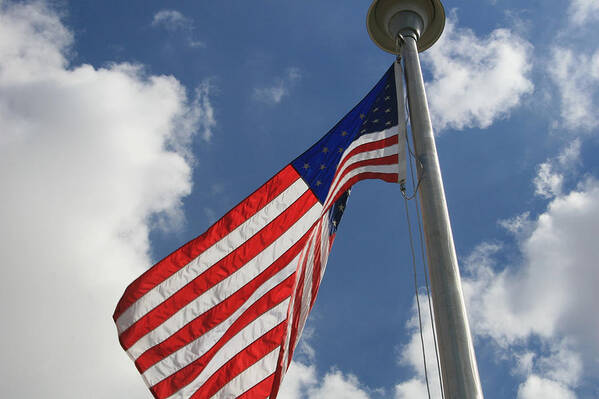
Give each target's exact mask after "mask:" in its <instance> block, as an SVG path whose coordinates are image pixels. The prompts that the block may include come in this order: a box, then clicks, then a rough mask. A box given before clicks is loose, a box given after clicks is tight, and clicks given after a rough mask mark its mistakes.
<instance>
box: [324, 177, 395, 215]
mask: <svg viewBox="0 0 599 399" xmlns="http://www.w3.org/2000/svg"><path fill="white" fill-rule="evenodd" d="M398 178H399V175H398V174H397V173H379V172H363V173H359V174H357V175H355V176H354V177H352V178H351V179H349V180H348V181H346V182H345V183H344V184H343V186H341V187H340V188H339V189H338V190H337V193H336V194H335V196H334V197H333V199H332V200H331V203H330V205H329V206H327V208H326V209H325V210H323V213H324V212H326V211H328V210H329V209H330V208H331V206H333V205H334V204H335V201H337V200H338V199H339V197H341V196H342V195H343V193H345V192H346V191H347V189H349V188H350V187H351V186H353V185H354V184H356V183H357V182H359V181H361V180H367V179H379V180H383V181H386V182H388V183H397V179H398Z"/></svg>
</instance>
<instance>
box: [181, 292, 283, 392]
mask: <svg viewBox="0 0 599 399" xmlns="http://www.w3.org/2000/svg"><path fill="white" fill-rule="evenodd" d="M288 306H289V299H286V300H284V301H283V302H281V303H280V304H278V305H277V306H275V307H274V308H272V309H270V310H269V311H268V312H266V313H264V314H263V315H261V316H260V317H258V318H257V319H255V320H254V321H253V322H252V323H250V324H249V325H247V326H246V327H245V328H244V329H243V330H241V331H240V332H239V333H237V335H235V336H234V337H233V338H232V339H231V340H229V342H227V343H226V344H225V345H224V346H223V347H222V348H221V349H220V350H219V351H218V352H217V353H216V355H215V356H214V357H213V358H212V359H211V360H210V362H209V363H208V364H207V365H206V367H205V368H204V369H203V370H202V372H201V373H200V374H199V375H198V376H197V377H196V378H195V379H194V380H193V381H192V382H191V383H190V384H188V385H187V386H185V387H183V388H182V389H180V390H179V391H178V392H176V393H174V394H173V395H171V396H169V399H174V398H189V397H191V395H193V393H194V392H195V391H197V390H198V389H199V388H200V387H201V386H202V385H204V383H205V382H206V381H207V380H208V378H210V377H211V376H212V375H213V374H214V373H216V372H217V371H218V369H220V368H221V367H222V366H223V365H224V364H225V363H227V362H228V361H229V360H231V359H232V358H233V357H234V356H235V355H237V354H238V353H240V352H242V351H243V350H244V349H245V348H246V347H247V346H248V345H250V344H251V343H252V342H254V341H256V340H257V339H259V338H260V337H261V336H262V335H264V334H266V333H267V332H269V331H270V330H272V329H273V328H275V327H276V326H278V325H279V324H280V323H282V322H283V321H284V320H285V319H286V317H287V307H288Z"/></svg>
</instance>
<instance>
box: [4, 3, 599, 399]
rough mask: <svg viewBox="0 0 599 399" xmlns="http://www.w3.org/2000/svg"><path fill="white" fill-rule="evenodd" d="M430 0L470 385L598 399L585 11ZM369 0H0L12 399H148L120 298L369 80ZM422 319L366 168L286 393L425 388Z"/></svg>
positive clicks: (335, 116) (598, 13) (590, 37)
mask: <svg viewBox="0 0 599 399" xmlns="http://www.w3.org/2000/svg"><path fill="white" fill-rule="evenodd" d="M444 5H445V8H446V11H447V14H448V21H447V26H446V29H445V32H444V35H443V37H442V38H441V39H440V41H439V42H438V43H437V44H436V45H435V46H434V47H433V48H432V49H430V50H429V51H427V52H426V53H424V54H422V63H423V68H424V74H425V80H426V82H427V92H428V98H429V103H430V106H431V112H432V116H433V125H434V128H435V132H436V135H437V146H438V151H439V157H440V162H441V166H442V171H443V177H444V182H445V188H446V194H447V200H448V205H449V211H450V215H451V220H452V224H453V231H454V238H455V244H456V250H457V253H458V257H459V261H460V267H461V271H462V277H463V285H464V293H465V297H466V302H467V308H468V312H469V318H470V323H471V326H472V333H473V336H474V341H475V349H476V353H477V359H478V363H479V370H480V375H481V382H482V385H483V391H484V393H485V396H486V397H487V398H492V399H500V398H519V399H530V398H596V397H599V380H598V379H597V377H596V376H597V375H599V363H598V362H599V361H598V359H599V317H598V316H597V314H598V313H597V311H596V309H595V303H596V302H597V300H598V299H599V294H598V293H597V290H596V288H595V287H596V286H597V285H598V284H599V268H598V267H597V258H598V257H599V249H598V247H597V244H596V243H597V237H599V205H598V204H599V157H597V156H596V153H597V150H599V142H598V137H599V122H598V121H597V118H596V114H597V112H596V109H597V107H598V105H599V46H598V45H597V42H596V37H597V34H598V33H599V32H598V31H597V23H598V22H599V3H597V2H596V1H595V0H569V1H568V0H563V1H557V0H546V1H544V2H542V3H537V2H521V1H514V0H482V1H478V2H469V1H459V0H453V1H450V0H446V1H444ZM368 6H369V2H366V1H345V2H343V5H341V4H340V3H335V4H333V3H331V2H316V1H305V2H287V1H280V2H274V1H260V2H233V1H224V0H223V1H219V2H212V1H179V2H168V3H167V2H158V1H127V2H120V1H104V2H87V1H85V2H84V1H80V2H75V1H52V2H33V3H31V2H11V1H6V0H3V1H0V125H1V126H2V128H1V130H0V183H1V185H2V187H3V195H2V205H3V206H2V207H0V215H1V216H0V220H2V221H3V222H2V223H1V225H0V235H1V237H2V240H1V244H0V259H2V264H3V266H2V268H0V280H2V281H3V282H4V283H5V284H4V285H5V287H4V289H3V290H2V292H1V293H0V299H1V300H0V303H2V304H1V305H0V316H1V317H2V319H3V325H4V326H5V328H4V329H3V332H2V338H3V339H2V341H1V342H2V344H0V345H1V346H0V348H1V349H2V352H3V354H4V355H3V360H2V361H0V374H2V375H3V383H2V385H3V392H4V393H5V396H6V397H20V398H28V397H36V396H42V395H43V396H44V397H52V398H58V397H60V398H82V397H90V398H115V397H116V398H118V397H127V398H149V397H151V395H150V393H149V391H147V389H146V388H145V386H144V384H143V382H142V380H141V378H140V377H139V375H138V374H137V372H136V370H135V368H134V366H133V364H131V362H130V360H129V359H128V358H127V356H126V354H125V353H124V352H123V351H122V350H121V348H120V346H119V344H118V341H117V334H116V329H115V328H114V325H113V323H112V320H111V315H112V312H113V310H114V306H115V305H116V302H117V301H118V299H119V297H120V295H121V294H122V292H123V290H124V288H125V287H126V286H127V285H128V284H129V283H130V282H131V281H132V280H133V279H134V278H135V277H136V276H137V275H139V274H141V273H142V272H143V271H144V270H145V269H146V268H147V267H149V266H150V265H151V264H152V263H153V262H155V261H157V260H159V259H160V258H162V257H164V256H166V255H167V254H168V253H170V252H171V251H172V250H174V249H176V248H177V247H179V246H180V245H181V244H183V243H184V242H186V241H188V240H189V239H191V238H193V237H195V236H196V235H198V234H200V233H202V232H203V231H204V230H205V229H206V228H207V227H209V226H210V225H211V224H212V223H213V222H214V221H215V220H216V219H218V218H219V217H220V216H221V215H223V214H224V213H225V212H226V211H227V210H229V209H230V208H231V207H232V206H234V205H235V204H236V203H238V202H239V201H240V200H241V199H243V198H245V197H246V196H247V195H248V194H250V193H251V192H252V191H253V190H254V189H255V188H257V187H258V186H259V185H261V184H262V183H263V182H265V181H266V180H267V179H268V178H270V177H271V176H272V175H273V174H274V173H276V172H277V171H278V170H280V169H281V168H282V167H283V166H285V165H286V164H287V163H289V162H290V161H291V160H293V159H294V158H295V157H296V156H297V155H299V154H301V153H302V152H303V151H304V150H305V149H307V148H308V147H309V146H310V145H311V144H312V143H313V142H315V141H316V140H317V139H319V138H320V137H321V136H322V135H324V134H325V133H326V132H327V131H328V130H329V129H330V128H331V127H332V126H333V125H334V124H335V123H336V122H337V121H338V120H339V119H340V118H341V117H343V115H345V113H346V112H348V111H349V110H350V109H351V108H352V107H353V106H354V105H355V104H356V103H357V102H359V101H360V99H361V98H362V97H363V96H364V95H365V94H366V93H367V92H368V90H369V89H370V88H371V87H372V85H374V84H375V83H376V82H377V81H378V79H379V78H380V77H381V76H382V75H383V73H384V72H385V71H386V70H387V68H388V67H389V65H390V64H391V63H392V62H393V57H392V56H391V55H389V54H386V53H384V52H382V51H381V50H379V49H378V48H377V47H376V46H375V45H374V44H373V43H372V42H371V41H370V39H369V37H368V34H367V32H366V27H365V16H366V12H367V9H368ZM419 279H420V282H421V283H422V281H423V275H422V273H420V274H419ZM421 292H422V291H421ZM423 299H425V298H423ZM424 319H425V326H426V327H430V322H428V320H429V319H428V316H427V315H426V314H425V315H424ZM415 326H416V324H415V295H414V288H413V280H412V272H411V255H410V250H409V242H408V228H407V224H406V218H405V215H404V204H403V200H402V199H401V196H400V192H399V187H398V186H396V185H392V184H387V183H382V182H379V181H375V182H361V183H359V184H358V185H357V186H356V187H355V190H353V191H352V195H351V197H350V199H349V202H348V210H347V212H346V213H345V214H344V218H343V222H342V223H341V227H340V229H339V231H338V235H337V239H336V242H335V245H334V247H333V251H332V253H331V256H330V258H329V263H328V267H327V272H326V275H325V278H324V280H323V283H322V285H321V289H320V292H319V296H318V299H317V301H316V305H315V307H314V310H313V311H312V314H311V316H310V319H309V321H308V324H307V328H306V331H305V333H304V337H303V339H302V342H301V344H300V347H299V349H298V350H297V352H296V357H295V362H294V364H292V366H291V368H290V370H289V373H288V375H287V376H286V379H285V382H284V387H283V389H282V392H281V395H280V397H281V398H284V399H296V398H322V397H324V398H350V399H353V398H356V399H357V398H360V399H361V398H415V397H425V391H424V385H423V368H422V358H421V353H420V346H419V345H420V344H419V338H418V336H417V335H416V334H417V330H416V328H415ZM426 333H427V337H428V338H427V340H428V341H432V339H431V338H430V334H429V333H428V332H426ZM427 350H428V351H429V356H428V357H427V359H428V360H429V362H434V360H432V357H431V356H434V354H432V355H431V351H432V345H431V342H428V345H427ZM429 374H430V375H432V376H433V377H434V375H435V374H436V370H435V369H434V368H431V369H430V370H429ZM432 380H433V385H434V384H435V381H434V378H432ZM435 387H436V385H434V387H433V392H432V393H433V395H437V396H434V397H439V396H438V391H437V390H435V389H434V388H435Z"/></svg>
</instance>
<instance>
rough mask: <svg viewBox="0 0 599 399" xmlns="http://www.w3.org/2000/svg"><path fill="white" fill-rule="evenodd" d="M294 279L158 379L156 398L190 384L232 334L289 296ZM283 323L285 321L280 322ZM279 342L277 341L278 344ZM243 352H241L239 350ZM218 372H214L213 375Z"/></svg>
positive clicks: (251, 308) (267, 295)
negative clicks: (196, 354) (182, 364)
mask: <svg viewBox="0 0 599 399" xmlns="http://www.w3.org/2000/svg"><path fill="white" fill-rule="evenodd" d="M294 280H295V274H293V275H291V276H289V277H288V278H287V279H286V280H285V281H283V282H282V283H280V284H279V285H277V286H276V287H275V288H273V289H272V290H270V291H269V292H268V294H266V295H265V296H263V297H262V298H260V300H258V302H256V303H255V304H253V305H252V306H250V307H249V308H248V310H246V311H245V312H244V313H243V315H242V316H241V317H239V319H237V320H236V321H235V323H233V324H232V325H231V327H229V329H228V330H227V332H226V333H225V334H224V335H223V336H222V338H221V339H220V340H219V341H218V342H217V343H216V344H215V345H214V346H213V347H212V348H210V350H209V351H208V352H206V353H205V354H204V355H203V356H201V357H200V358H198V359H196V360H195V361H193V362H192V363H190V364H188V365H187V366H185V367H183V368H182V369H180V370H179V371H177V372H176V373H174V374H172V375H170V376H168V377H167V378H165V379H164V380H162V381H160V382H159V383H157V384H156V385H154V386H153V387H152V388H151V390H152V392H153V393H154V394H155V395H156V397H157V398H166V397H169V396H170V395H172V394H173V393H175V392H177V391H179V390H180V389H181V388H182V387H184V386H186V385H188V384H190V383H191V382H192V381H193V380H194V379H195V378H196V377H197V376H198V375H199V374H200V373H201V372H202V370H203V369H204V367H206V365H207V364H208V362H210V360H211V359H212V358H213V357H214V355H216V353H217V352H218V351H219V350H220V348H222V347H223V345H224V344H225V343H227V342H228V341H229V340H230V339H231V338H232V337H233V336H235V335H236V334H237V333H238V332H239V331H241V330H242V329H243V328H244V327H246V326H247V325H248V324H250V323H251V322H252V321H254V320H256V319H257V318H258V317H260V316H261V315H262V314H264V313H266V312H268V311H269V310H270V309H272V308H274V307H275V306H277V305H278V304H280V303H281V302H283V301H284V300H285V299H287V298H289V296H290V295H291V292H292V288H293V284H294ZM282 324H285V323H282ZM280 344H281V342H280V341H279V343H278V345H280ZM241 353H243V352H241ZM216 374H218V372H216V373H215V375H216ZM227 378H229V379H231V378H233V377H232V376H227Z"/></svg>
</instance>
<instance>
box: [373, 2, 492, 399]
mask: <svg viewBox="0 0 599 399" xmlns="http://www.w3.org/2000/svg"><path fill="white" fill-rule="evenodd" d="M367 24H368V32H369V34H370V36H371V38H372V39H373V41H374V42H375V43H376V44H377V45H378V46H379V47H381V48H383V49H384V50H386V51H388V52H391V53H394V54H399V55H401V58H402V59H403V61H404V66H405V76H406V83H407V84H406V86H407V94H408V104H409V113H410V122H411V127H412V135H413V140H414V147H415V152H416V158H417V160H418V165H417V167H418V176H419V179H420V188H419V194H420V205H421V209H422V223H423V227H424V236H425V242H426V254H427V259H428V266H429V275H430V281H431V295H432V303H433V309H434V317H435V325H436V327H437V328H436V332H437V342H438V349H439V360H440V364H441V374H442V380H443V392H444V396H445V399H482V398H483V393H482V388H481V385H480V379H479V375H478V367H477V364H476V357H475V354H474V346H473V344H472V337H471V334H470V327H469V324H468V318H467V314H466V307H465V304H464V296H463V293H462V286H461V280H460V272H459V268H458V262H457V257H456V252H455V247H454V243H453V235H452V232H451V224H450V221H449V212H448V210H447V202H446V200H445V191H444V189H443V180H442V177H441V169H440V166H439V159H438V156H437V149H436V146H435V139H434V135H433V129H432V124H431V119H430V114H429V109H428V104H427V100H426V93H425V89H424V80H423V78H422V70H421V68H420V61H419V57H418V51H424V50H425V49H427V48H428V47H430V46H431V45H432V44H433V43H434V42H435V41H436V40H437V39H438V38H439V36H440V35H441V32H442V31H443V27H444V24H445V12H444V10H443V6H442V5H441V3H440V1H439V0H374V1H373V3H372V5H371V6H370V10H369V12H368V18H367ZM397 95H398V97H399V96H403V93H398V94H397Z"/></svg>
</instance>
